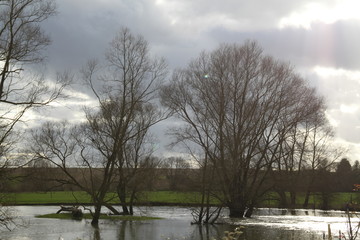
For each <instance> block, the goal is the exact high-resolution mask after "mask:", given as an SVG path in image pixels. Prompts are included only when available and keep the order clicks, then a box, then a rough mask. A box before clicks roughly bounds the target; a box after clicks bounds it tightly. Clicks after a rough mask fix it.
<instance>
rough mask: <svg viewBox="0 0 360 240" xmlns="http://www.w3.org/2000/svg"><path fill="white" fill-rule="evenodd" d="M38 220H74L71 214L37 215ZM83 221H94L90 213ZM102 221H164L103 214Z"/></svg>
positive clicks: (152, 218) (154, 218)
mask: <svg viewBox="0 0 360 240" xmlns="http://www.w3.org/2000/svg"><path fill="white" fill-rule="evenodd" d="M36 217H37V218H55V219H67V220H69V219H73V217H72V215H71V213H60V214H56V213H51V214H44V215H37V216H36ZM82 218H83V219H92V216H91V214H90V213H86V214H84V215H83V217H82ZM100 219H107V220H121V221H145V220H157V219H162V218H158V217H146V216H114V215H106V214H101V215H100Z"/></svg>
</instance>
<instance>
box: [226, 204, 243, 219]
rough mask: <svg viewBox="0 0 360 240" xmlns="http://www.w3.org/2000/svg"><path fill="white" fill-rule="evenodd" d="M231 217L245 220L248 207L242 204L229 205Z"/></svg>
mask: <svg viewBox="0 0 360 240" xmlns="http://www.w3.org/2000/svg"><path fill="white" fill-rule="evenodd" d="M228 207H229V211H230V214H229V216H230V217H233V218H243V217H244V215H245V211H246V207H245V206H242V205H241V204H236V203H235V204H229V206H228Z"/></svg>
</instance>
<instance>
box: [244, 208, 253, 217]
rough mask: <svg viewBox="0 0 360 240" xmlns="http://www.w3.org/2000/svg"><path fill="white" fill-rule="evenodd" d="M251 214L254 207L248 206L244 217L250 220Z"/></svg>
mask: <svg viewBox="0 0 360 240" xmlns="http://www.w3.org/2000/svg"><path fill="white" fill-rule="evenodd" d="M253 212H254V206H253V205H250V206H249V208H248V209H247V211H246V213H245V217H247V218H250V217H251V215H252V214H253Z"/></svg>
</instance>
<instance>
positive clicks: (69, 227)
mask: <svg viewBox="0 0 360 240" xmlns="http://www.w3.org/2000/svg"><path fill="white" fill-rule="evenodd" d="M16 208H17V209H18V212H19V213H20V214H23V215H22V217H23V218H24V219H25V220H26V221H28V222H29V226H28V227H26V228H17V229H15V230H14V231H12V232H8V231H2V230H0V239H1V240H20V239H21V240H32V239H41V240H54V239H55V240H56V239H61V238H62V239H66V240H67V239H81V240H104V239H106V240H107V239H110V240H111V239H117V240H140V239H141V240H143V239H147V240H175V239H182V240H190V239H191V240H211V239H213V238H215V239H221V238H222V237H223V236H224V231H233V230H234V229H235V227H237V226H240V225H241V226H244V227H245V228H244V229H243V232H244V233H243V235H242V236H241V239H242V240H245V239H246V240H261V239H278V240H288V239H291V240H303V239H310V240H315V239H322V234H323V232H326V231H327V224H331V229H332V230H333V232H334V233H336V232H339V230H341V231H342V232H346V230H347V227H346V218H345V214H344V212H341V211H328V212H324V211H319V210H296V211H295V213H294V212H293V211H291V210H287V209H257V210H256V211H255V212H254V216H253V218H250V219H230V218H227V217H226V216H227V215H228V213H227V212H223V213H222V214H223V216H224V218H223V220H224V222H226V224H221V225H213V226H211V225H210V226H201V225H191V224H190V222H191V221H192V217H191V211H190V210H189V209H187V208H181V207H154V208H147V209H143V210H144V211H137V212H141V213H143V214H144V215H148V216H157V217H161V218H163V219H161V220H151V221H109V220H102V221H100V223H99V227H98V228H94V227H92V225H91V223H90V221H89V220H82V221H72V220H58V219H39V218H35V217H34V216H35V214H45V213H52V212H56V211H57V210H58V207H51V206H46V207H36V206H32V207H16ZM352 221H353V222H357V221H359V219H353V220H352Z"/></svg>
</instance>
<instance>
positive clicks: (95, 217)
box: [91, 204, 101, 226]
mask: <svg viewBox="0 0 360 240" xmlns="http://www.w3.org/2000/svg"><path fill="white" fill-rule="evenodd" d="M100 213H101V204H98V205H95V212H94V215H93V216H92V217H93V218H92V221H91V225H93V226H98V224H99V218H100Z"/></svg>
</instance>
